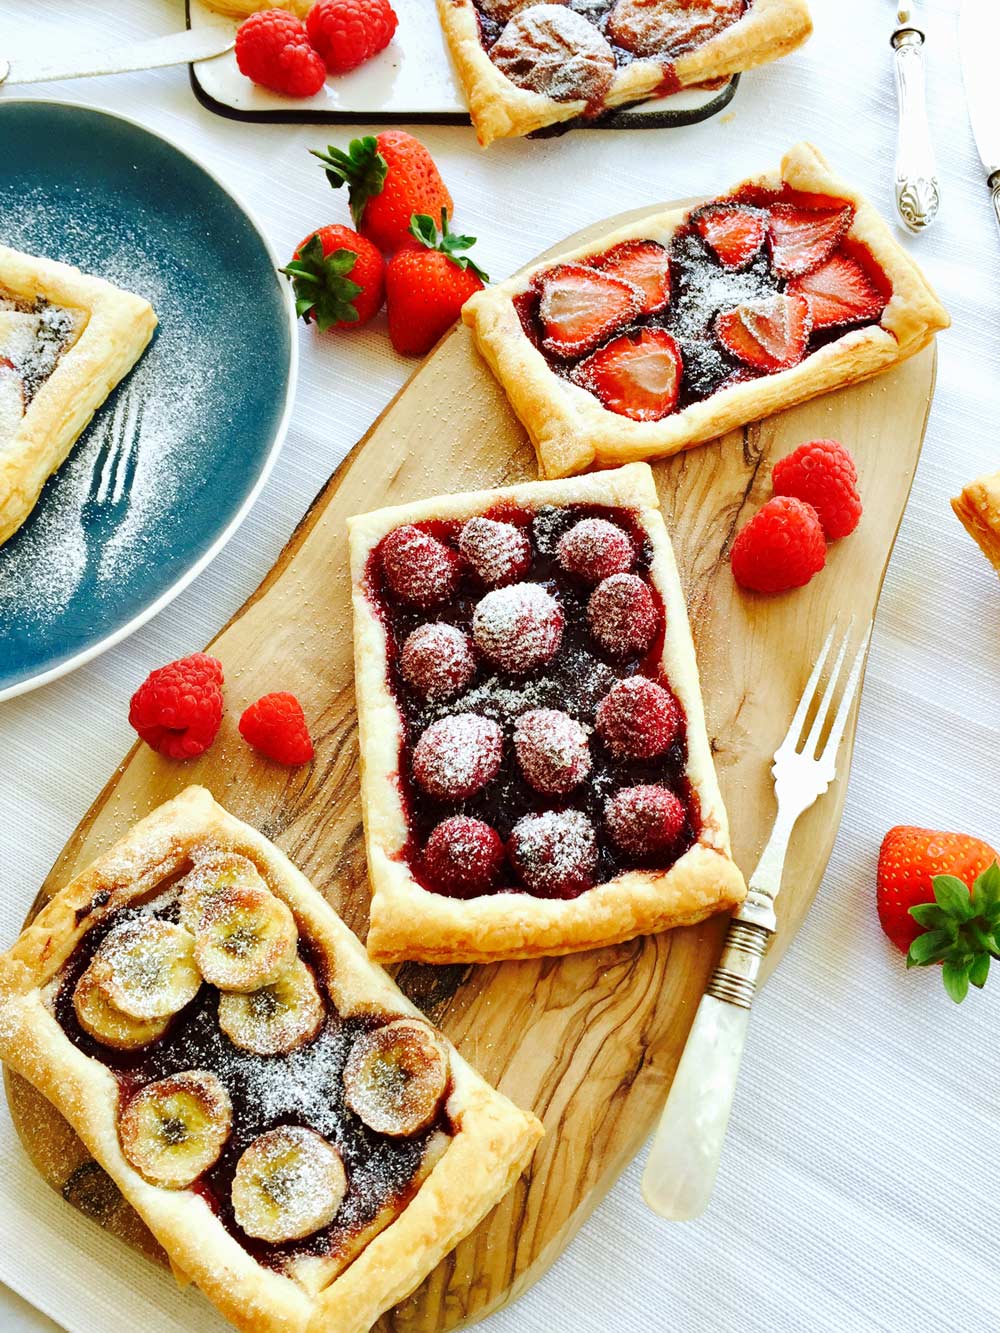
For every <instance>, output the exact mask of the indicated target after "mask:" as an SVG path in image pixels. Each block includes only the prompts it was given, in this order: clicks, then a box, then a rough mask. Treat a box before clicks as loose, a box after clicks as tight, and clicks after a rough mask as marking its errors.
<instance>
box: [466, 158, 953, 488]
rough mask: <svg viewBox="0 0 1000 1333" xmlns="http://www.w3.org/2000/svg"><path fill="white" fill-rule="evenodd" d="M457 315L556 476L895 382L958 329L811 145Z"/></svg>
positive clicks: (543, 266)
mask: <svg viewBox="0 0 1000 1333" xmlns="http://www.w3.org/2000/svg"><path fill="white" fill-rule="evenodd" d="M462 313H463V319H464V320H465V322H466V323H467V324H469V325H470V326H471V327H472V329H473V331H474V333H475V337H476V341H477V343H478V345H479V348H480V351H481V352H482V354H483V356H484V357H485V358H486V360H487V362H488V363H489V365H490V366H491V367H492V369H493V371H494V373H495V374H496V376H497V378H498V379H499V381H500V383H501V384H502V385H503V388H504V390H505V392H506V394H507V397H508V399H509V400H510V403H511V405H512V407H513V408H514V411H515V412H516V413H517V415H518V416H519V417H520V419H521V421H522V422H523V423H524V425H525V427H526V428H527V431H528V434H529V435H530V437H531V439H532V442H533V443H534V445H535V449H536V451H537V454H538V460H539V465H540V468H541V471H542V473H543V475H544V476H547V477H559V476H565V475H567V474H570V473H574V472H580V471H582V470H584V469H585V468H588V467H593V466H598V467H609V466H613V465H615V464H619V463H626V462H630V461H632V460H634V459H646V458H661V457H664V456H665V455H668V454H673V453H677V452H678V451H679V450H681V449H687V448H689V447H690V446H691V445H695V444H700V443H702V442H703V441H705V440H710V439H714V438H715V437H717V436H719V435H721V434H723V433H724V432H725V431H727V430H731V429H732V428H733V427H735V426H740V425H743V424H745V423H746V422H748V421H755V420H759V419H760V418H761V417H764V416H768V415H770V414H771V413H773V412H777V411H780V410H781V409H782V408H785V407H789V406H791V405H792V404H794V403H799V402H802V401H803V400H805V399H807V398H812V397H814V396H815V395H816V394H820V393H825V392H826V391H827V390H829V389H837V388H840V387H842V386H843V385H845V384H851V383H854V382H855V381H856V380H861V379H864V378H866V377H867V376H869V375H874V374H876V373H877V372H878V371H880V370H885V369H887V368H888V367H889V366H893V365H895V364H896V363H897V362H899V361H902V360H903V359H904V358H906V357H908V356H912V355H913V354H914V353H915V352H917V351H919V350H920V349H921V348H922V347H924V346H926V344H927V343H928V342H929V341H930V340H931V338H932V337H933V336H934V334H935V333H936V332H937V330H938V329H942V328H946V327H947V326H948V324H949V322H950V321H949V319H948V315H947V313H946V312H945V310H944V309H943V308H942V306H941V304H940V302H939V301H938V299H937V297H936V296H935V294H934V292H933V290H932V289H931V287H930V284H929V283H928V282H927V280H926V278H924V276H923V275H922V274H921V272H920V270H919V269H918V268H917V266H916V265H915V264H914V263H913V261H912V260H911V259H910V258H909V256H908V255H907V254H906V252H905V251H904V250H903V249H902V248H901V247H900V246H899V244H898V243H897V242H896V241H895V239H894V238H893V236H892V234H891V233H890V231H889V228H888V227H887V226H886V224H885V223H884V222H883V221H882V219H881V218H880V217H879V216H878V214H877V213H876V212H875V210H874V209H873V208H872V206H871V205H870V204H868V203H866V201H865V200H864V199H862V198H861V196H860V195H859V194H857V192H856V191H854V190H853V189H852V188H851V187H850V186H849V185H848V184H847V183H846V182H844V181H842V180H840V179H839V178H838V177H837V176H835V175H834V174H833V173H832V172H831V170H830V169H829V167H828V166H827V164H826V162H825V161H824V159H823V157H822V156H821V155H820V153H819V152H818V151H817V150H816V149H815V148H813V147H812V146H811V145H809V144H799V145H797V146H796V147H795V148H792V149H791V150H790V151H789V152H788V153H787V154H786V155H785V157H784V159H783V161H782V164H781V169H780V170H779V171H776V172H771V173H768V174H766V175H763V176H759V177H756V178H755V179H753V180H750V181H745V182H743V184H741V185H738V186H736V187H735V188H734V189H733V190H732V191H730V192H729V193H728V194H726V195H724V196H721V197H720V198H718V199H713V200H711V201H709V202H708V203H705V204H701V205H699V206H698V207H697V208H693V209H672V210H670V211H668V212H662V213H656V214H652V215H650V216H647V217H645V218H643V219H641V220H640V221H639V222H634V223H630V224H629V225H627V226H625V227H621V228H619V229H618V230H616V231H613V232H611V233H609V234H608V235H606V236H604V237H602V238H601V239H600V240H598V241H593V242H591V243H590V244H588V245H586V246H583V247H581V248H580V249H577V250H573V251H569V252H567V253H566V254H564V255H560V256H559V257H558V258H557V259H555V260H551V259H549V260H546V261H545V262H544V263H540V264H536V265H533V266H532V267H531V268H529V269H526V270H525V271H523V272H522V273H519V274H517V276H516V277H513V278H511V279H509V280H508V281H507V282H504V283H501V284H499V285H498V286H496V287H491V288H488V289H487V290H485V291H483V292H479V293H476V295H475V296H473V297H472V298H471V299H470V300H469V301H467V302H466V304H465V307H464V309H463V312H462Z"/></svg>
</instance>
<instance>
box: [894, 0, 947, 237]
mask: <svg viewBox="0 0 1000 1333" xmlns="http://www.w3.org/2000/svg"><path fill="white" fill-rule="evenodd" d="M926 40H927V36H926V34H925V32H924V30H923V29H922V28H921V27H920V26H919V25H918V24H917V23H916V22H915V20H914V5H913V3H911V0H899V8H898V10H897V12H896V28H895V31H894V32H893V34H892V49H893V52H894V65H895V70H896V102H897V105H898V107H899V135H898V138H897V141H896V211H897V213H898V214H899V216H900V218H901V219H902V222H903V225H904V226H905V227H906V228H907V229H908V230H909V231H912V232H921V231H925V230H926V229H927V228H928V227H929V226H930V225H931V223H932V222H933V221H934V219H935V218H936V217H937V213H938V208H939V207H940V204H941V191H940V188H939V186H938V179H937V168H936V166H935V163H934V147H933V145H932V144H931V131H930V126H929V124H928V123H927V93H926V89H925V86H924V43H925V42H926Z"/></svg>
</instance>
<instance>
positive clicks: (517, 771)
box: [350, 465, 741, 962]
mask: <svg viewBox="0 0 1000 1333" xmlns="http://www.w3.org/2000/svg"><path fill="white" fill-rule="evenodd" d="M655 504H656V490H655V487H654V485H653V481H652V475H651V473H650V471H649V469H648V468H647V467H645V466H644V465H634V466H632V467H630V468H624V469H622V470H621V471H620V472H619V473H601V474H595V475H594V476H591V477H587V478H582V479H580V480H578V481H574V482H572V483H566V482H553V483H544V482H535V483H527V484H522V485H519V486H513V487H511V488H509V489H507V490H503V491H498V492H479V493H474V494H472V495H466V496H443V497H440V498H439V499H438V500H436V501H433V502H424V503H423V504H422V505H421V506H420V507H419V510H418V508H417V506H414V507H413V508H412V510H406V509H403V510H399V509H395V510H383V511H379V512H378V513H375V514H368V515H362V516H360V517H359V518H357V519H354V520H351V524H350V535H351V547H352V570H353V575H354V579H355V597H354V608H355V616H356V623H357V626H358V708H359V722H360V733H361V735H360V743H361V750H362V758H363V764H362V773H363V798H364V803H363V809H364V813H365V829H366V837H367V840H368V859H369V870H370V873H371V876H372V881H373V897H372V906H371V917H370V931H369V936H368V947H369V949H370V951H371V953H372V956H373V957H376V958H378V959H379V960H385V961H387V962H388V961H396V960H398V959H401V958H403V957H412V958H418V959H423V960H426V961H436V962H441V961H446V960H456V961H458V960H461V961H479V960H488V959H492V958H504V957H530V956H533V955H534V954H536V953H562V952H568V951H572V950H573V949H577V948H588V947H595V946H596V945H597V944H600V943H602V942H608V940H609V939H610V938H612V937H614V938H617V939H621V938H625V937H630V936H631V935H633V934H636V933H644V932H646V931H649V930H656V929H663V928H665V927H666V924H667V921H668V920H673V919H677V914H678V913H679V912H680V908H679V907H678V905H677V904H678V902H679V899H675V898H674V897H673V896H672V895H671V894H669V893H667V892H666V890H664V892H663V893H661V892H660V887H659V886H660V884H661V881H667V882H673V881H672V879H671V877H673V876H674V875H675V874H676V875H677V876H678V877H679V880H680V882H681V883H682V884H683V885H685V886H687V885H694V884H697V883H702V884H703V889H699V890H698V893H699V901H698V903H697V904H694V905H693V906H692V907H691V911H692V912H694V913H695V914H696V915H697V914H699V913H703V912H707V911H711V910H713V907H714V905H716V904H718V903H720V902H721V901H723V900H724V899H725V900H727V901H728V900H729V896H730V895H731V893H732V892H733V890H734V889H736V892H737V893H738V892H740V891H741V890H740V889H738V888H737V887H736V886H737V884H738V882H739V881H738V871H736V870H735V867H733V865H732V862H731V860H730V859H729V857H728V850H727V849H725V848H724V846H723V845H722V844H720V843H719V833H718V831H719V830H720V829H724V828H725V815H724V812H723V811H722V809H721V806H720V805H719V798H718V794H717V792H716V791H715V789H714V786H713V785H712V783H711V781H710V779H709V778H706V776H705V775H706V774H710V773H711V758H710V754H709V752H708V741H707V737H706V736H705V733H704V722H703V718H702V713H701V708H700V702H699V700H698V697H697V681H696V677H695V674H694V667H693V649H692V648H691V646H690V640H689V638H688V626H687V620H686V616H685V614H684V600H683V594H682V593H681V591H680V588H679V586H678V584H677V575H676V571H675V570H674V568H673V565H672V563H671V562H670V561H669V559H667V558H666V557H665V555H664V552H665V550H666V542H667V538H666V534H665V531H664V529H663V526H662V520H661V519H660V517H659V514H658V512H657V510H656V508H655ZM415 512H419V513H420V514H421V515H422V517H423V520H424V521H425V522H428V515H432V516H433V517H432V518H431V519H430V520H429V525H430V524H432V525H433V527H432V531H433V532H434V533H435V534H437V535H438V536H439V539H440V540H441V541H442V542H443V543H445V544H446V545H448V546H449V548H450V549H451V548H453V549H458V550H462V548H463V547H465V548H466V552H465V553H464V554H463V574H462V578H461V580H460V583H459V586H458V588H457V589H456V591H455V593H454V595H453V596H452V597H451V598H450V599H449V600H448V601H447V602H445V603H443V604H442V605H441V606H440V607H439V608H438V610H437V614H438V615H440V616H441V617H442V621H441V624H440V625H435V626H434V628H435V629H436V630H440V628H441V625H445V624H446V625H447V627H448V630H449V633H450V634H452V635H459V636H463V635H467V636H469V637H471V639H472V640H473V642H474V646H475V656H476V661H477V664H478V669H477V670H476V671H475V674H474V675H472V676H470V678H469V679H468V680H467V681H466V682H465V683H463V684H461V685H459V686H458V687H457V688H456V689H455V691H454V692H453V693H448V694H447V695H443V694H442V695H437V696H432V695H430V694H429V693H427V691H426V690H423V689H416V688H414V686H413V682H412V678H411V677H412V672H410V674H409V675H408V674H407V670H406V662H405V657H406V654H404V653H402V652H400V651H399V644H400V642H402V643H403V644H404V645H406V644H408V643H409V642H410V639H411V637H412V636H413V635H414V634H416V633H418V632H420V631H421V630H424V629H426V628H428V627H426V626H421V627H418V628H417V629H414V628H413V625H414V619H415V615H416V613H415V612H414V611H413V610H412V609H411V608H410V606H409V604H408V603H407V602H405V601H404V600H402V599H398V598H395V597H394V596H393V594H392V590H391V589H390V588H388V587H387V586H386V585H385V583H384V582H379V580H378V579H376V578H373V577H372V576H371V575H372V570H373V568H377V562H378V559H379V551H380V550H381V548H382V546H383V545H384V543H385V540H386V539H387V537H388V536H389V535H390V534H391V533H392V532H393V531H395V530H397V529H398V528H399V527H400V526H406V525H407V519H408V518H410V517H411V516H412V514H413V513H415ZM486 518H488V519H490V521H491V523H492V524H493V527H492V528H491V527H486V528H485V529H484V528H483V525H482V524H481V523H479V522H477V520H482V519H486ZM497 528H499V529H500V530H501V531H505V530H510V531H513V532H515V533H516V534H517V535H518V536H520V537H522V538H523V539H524V540H525V542H526V543H527V548H528V551H529V552H530V564H529V566H528V567H527V568H526V569H522V570H521V573H522V580H521V581H520V582H516V583H508V584H503V585H501V586H499V587H493V588H490V589H489V590H488V591H485V592H484V590H483V583H484V579H483V577H482V575H481V573H480V572H477V567H476V555H477V554H478V552H471V551H469V550H468V548H469V546H470V542H469V540H468V538H469V534H470V533H472V534H475V533H477V531H478V532H485V533H486V534H487V535H489V536H490V540H491V544H492V541H493V539H494V537H495V535H496V529H497ZM477 540H478V539H477ZM667 608H669V612H668V610H667ZM375 626H377V627H378V633H377V634H375V633H371V632H369V631H370V630H371V629H372V628H373V627H375ZM382 644H384V649H383V650H382V651H381V653H376V652H374V651H373V649H375V648H377V647H379V646H380V645H382ZM668 662H669V663H670V664H671V668H670V669H671V672H672V673H674V676H672V677H671V678H669V679H668V677H667V675H666V664H667V663H668ZM689 664H690V665H689ZM689 708H690V709H691V710H693V711H692V712H691V713H690V714H689V713H688V709H689ZM689 716H691V717H692V718H693V725H689V721H688V717H689ZM393 718H395V719H396V723H397V725H396V726H393V725H392V719H393ZM689 756H690V762H691V764H692V765H693V767H692V768H690V769H689ZM647 789H648V792H647ZM633 790H634V791H639V792H641V793H643V795H642V796H641V797H630V798H629V800H635V801H640V803H641V802H645V804H642V811H643V812H647V806H648V807H650V809H649V812H648V813H645V814H644V817H645V823H644V824H643V825H642V827H643V829H644V830H645V838H644V841H642V843H641V845H640V841H639V839H638V836H637V835H635V834H633V836H631V837H630V836H629V833H628V832H627V831H626V832H625V833H621V831H620V830H621V828H622V827H625V823H624V821H625V815H626V813H627V808H629V807H628V802H627V801H626V800H625V798H624V797H622V799H621V800H620V801H618V802H617V804H612V805H611V806H609V802H611V801H612V799H613V798H614V797H615V795H616V793H621V792H632V791H633ZM650 792H651V793H653V794H652V795H649V793H650ZM664 793H665V795H664ZM668 798H669V799H668ZM671 802H674V803H676V805H677V806H679V807H680V811H681V814H680V819H679V821H677V819H676V809H675V807H674V805H671V804H670V803H671ZM619 806H621V807H623V811H624V812H619ZM668 806H669V809H667V807H668ZM609 809H610V814H609V813H608V810H609ZM616 818H617V822H616ZM636 819H638V815H637V816H636ZM633 822H635V820H633ZM691 858H693V865H692V866H690V867H688V866H687V861H688V860H689V859H691ZM681 862H685V867H686V868H685V870H684V871H683V873H682V872H681V871H679V870H677V867H678V865H679V864H680V863H681ZM703 872H704V873H706V874H709V875H710V880H709V881H701V879H700V876H701V874H702V873H703ZM689 873H690V874H691V875H692V878H691V879H688V878H687V876H688V874H689ZM650 883H655V884H656V886H657V888H656V891H655V892H653V893H651V894H649V893H648V892H647V886H648V885H649V884H650ZM685 892H688V889H687V888H686V887H685V888H684V889H683V890H682V896H683V893H685ZM633 895H637V896H638V901H633ZM576 903H578V904H579V906H578V907H571V904H576ZM560 904H561V905H562V906H561V907H559V906H558V905H560ZM589 904H592V905H589ZM543 907H544V910H543ZM685 919H689V916H688V914H687V913H685ZM615 922H617V923H618V924H617V925H616V924H613V923H615ZM616 932H619V933H616Z"/></svg>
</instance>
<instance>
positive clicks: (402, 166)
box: [309, 130, 455, 255]
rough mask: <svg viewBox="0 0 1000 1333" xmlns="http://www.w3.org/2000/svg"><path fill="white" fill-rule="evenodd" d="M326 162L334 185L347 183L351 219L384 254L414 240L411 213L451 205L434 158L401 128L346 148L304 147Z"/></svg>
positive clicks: (433, 214)
mask: <svg viewBox="0 0 1000 1333" xmlns="http://www.w3.org/2000/svg"><path fill="white" fill-rule="evenodd" d="M309 151H310V152H311V153H312V154H313V156H314V157H318V158H319V160H320V161H321V162H322V163H323V165H324V167H325V168H326V178H327V180H328V181H329V182H330V184H331V185H332V186H333V188H334V189H335V190H339V189H340V187H341V186H342V185H346V186H347V191H348V202H349V204H350V208H351V217H352V218H353V219H354V225H355V226H356V227H357V229H358V231H359V232H360V233H361V235H362V236H366V237H367V238H368V239H369V240H370V241H371V242H372V243H373V244H374V245H377V246H378V248H379V249H380V250H381V251H382V252H383V253H384V254H387V255H391V254H395V252H396V251H397V250H406V249H411V248H412V247H413V245H414V238H413V234H412V232H411V230H410V219H411V218H412V217H413V215H414V213H426V214H428V215H429V216H430V217H432V218H439V217H440V216H441V210H442V209H446V210H447V213H448V216H449V217H451V216H452V214H453V213H454V211H455V205H454V204H453V203H452V198H451V195H450V194H449V193H448V187H447V186H446V185H445V183H444V181H443V180H442V179H441V173H440V172H439V171H438V169H437V167H436V166H435V165H434V159H433V158H432V157H431V155H430V153H429V152H428V151H427V149H426V148H425V147H424V146H423V144H422V143H421V142H420V140H419V139H415V138H414V137H413V135H412V134H407V133H406V131H405V130H385V131H384V132H383V133H382V134H379V135H377V136H375V135H370V134H369V135H366V136H365V137H364V138H363V139H352V140H351V142H350V144H349V145H348V147H347V151H346V153H345V152H344V150H343V149H341V148H334V146H333V145H332V144H331V145H330V146H329V147H328V148H327V150H326V152H325V153H324V152H321V151H320V150H319V149H318V148H312V149H310V150H309Z"/></svg>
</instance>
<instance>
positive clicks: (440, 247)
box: [410, 208, 489, 282]
mask: <svg viewBox="0 0 1000 1333" xmlns="http://www.w3.org/2000/svg"><path fill="white" fill-rule="evenodd" d="M410 232H411V234H412V235H413V236H414V237H415V238H416V239H417V240H418V241H419V242H420V244H421V245H425V246H426V247H427V249H428V250H436V251H438V253H440V254H442V255H444V256H445V258H446V259H450V260H451V262H452V263H453V264H457V265H458V267H459V268H461V269H471V270H472V271H473V273H475V274H476V276H477V277H479V278H481V279H482V280H483V282H489V277H488V276H487V274H486V273H485V272H484V270H483V269H481V268H480V267H479V265H478V264H477V263H476V261H475V260H474V259H473V258H472V256H471V255H466V254H462V253H461V252H462V251H463V250H468V249H469V248H470V247H471V246H473V245H475V243H476V238H475V236H456V235H454V234H453V233H452V232H451V231H449V230H448V210H447V209H446V208H442V209H441V230H440V231H439V230H438V227H437V223H436V222H435V221H434V219H433V218H432V217H431V216H430V214H428V213H414V214H413V216H412V217H411V218H410Z"/></svg>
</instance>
